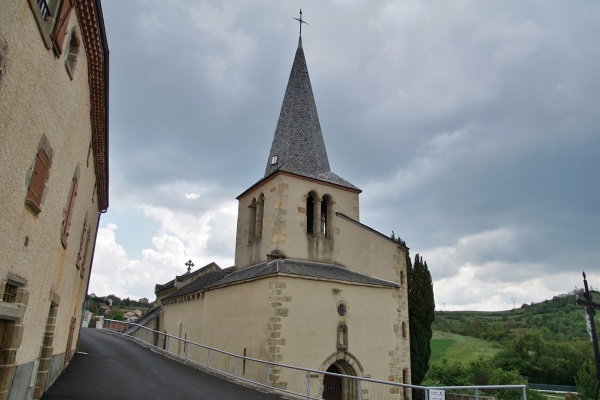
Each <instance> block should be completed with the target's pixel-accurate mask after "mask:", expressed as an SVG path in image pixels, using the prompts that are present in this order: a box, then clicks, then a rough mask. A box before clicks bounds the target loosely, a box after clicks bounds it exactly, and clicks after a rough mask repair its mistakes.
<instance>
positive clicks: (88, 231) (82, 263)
mask: <svg viewBox="0 0 600 400" xmlns="http://www.w3.org/2000/svg"><path fill="white" fill-rule="evenodd" d="M89 248H90V228H89V226H88V228H87V233H86V237H85V250H84V252H83V259H82V261H81V271H80V272H79V276H80V277H81V278H83V277H84V275H85V261H86V260H87V254H88V249H89Z"/></svg>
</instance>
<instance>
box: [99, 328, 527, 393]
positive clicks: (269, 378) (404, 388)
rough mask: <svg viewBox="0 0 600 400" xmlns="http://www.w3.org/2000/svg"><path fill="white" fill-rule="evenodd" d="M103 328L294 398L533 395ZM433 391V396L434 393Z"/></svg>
mask: <svg viewBox="0 0 600 400" xmlns="http://www.w3.org/2000/svg"><path fill="white" fill-rule="evenodd" d="M103 329H104V330H107V331H110V332H112V333H116V334H118V335H121V336H124V337H127V338H130V339H132V340H135V341H136V342H138V343H142V344H144V345H145V346H148V347H151V348H153V349H155V350H157V351H159V352H163V353H166V354H167V355H169V356H171V357H174V358H176V359H179V360H181V361H183V362H185V363H188V364H191V365H194V366H196V367H199V368H200V369H205V370H208V371H210V372H213V373H216V374H219V375H222V376H224V377H227V378H229V379H231V380H233V381H234V382H237V383H242V384H246V385H247V386H251V387H254V388H262V389H264V390H267V391H272V392H278V393H279V394H285V395H288V396H290V397H293V398H302V399H309V400H313V399H314V400H317V399H322V398H340V399H342V398H343V399H357V400H387V399H415V400H439V398H438V397H436V395H437V394H438V393H439V392H440V390H443V391H444V395H445V400H488V399H490V398H492V397H493V398H494V399H496V400H512V399H515V400H517V399H522V400H527V393H526V385H506V386H446V387H423V386H416V385H409V384H403V383H398V382H390V381H383V380H378V379H370V378H363V377H358V376H350V375H342V374H336V373H332V372H326V371H320V370H314V369H310V368H301V367H296V366H292V365H285V364H279V363H276V362H270V361H264V360H259V359H255V358H252V357H246V356H242V355H238V354H234V353H230V352H227V351H223V350H219V349H215V348H212V347H209V346H205V345H202V344H198V343H195V342H192V341H190V340H187V339H184V338H179V337H177V336H173V335H170V334H167V333H166V332H159V331H156V330H153V329H150V328H147V327H145V326H143V325H139V324H136V323H133V322H125V321H115V320H109V319H105V320H104V328H103ZM431 391H434V392H431ZM430 392H431V393H433V396H430ZM342 394H343V396H342Z"/></svg>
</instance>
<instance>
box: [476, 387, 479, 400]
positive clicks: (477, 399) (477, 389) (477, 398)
mask: <svg viewBox="0 0 600 400" xmlns="http://www.w3.org/2000/svg"><path fill="white" fill-rule="evenodd" d="M475 400H479V388H478V387H476V388H475Z"/></svg>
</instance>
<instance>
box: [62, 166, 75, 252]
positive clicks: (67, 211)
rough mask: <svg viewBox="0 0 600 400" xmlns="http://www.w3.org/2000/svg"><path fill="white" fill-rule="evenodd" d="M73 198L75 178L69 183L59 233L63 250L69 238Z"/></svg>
mask: <svg viewBox="0 0 600 400" xmlns="http://www.w3.org/2000/svg"><path fill="white" fill-rule="evenodd" d="M75 196H77V176H74V177H73V180H72V181H71V191H70V192H69V199H68V201H67V208H66V209H65V218H64V219H63V223H62V228H61V232H60V240H61V242H62V245H63V247H64V248H65V249H66V248H67V238H68V237H69V227H70V226H71V215H72V214H73V206H74V204H75Z"/></svg>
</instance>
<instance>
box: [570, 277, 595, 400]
mask: <svg viewBox="0 0 600 400" xmlns="http://www.w3.org/2000/svg"><path fill="white" fill-rule="evenodd" d="M583 288H584V291H583V297H584V298H585V300H583V299H580V298H579V297H577V299H576V300H575V303H577V305H578V306H584V307H585V312H586V319H587V323H588V331H589V333H590V336H591V338H592V345H593V346H594V356H595V358H596V383H595V396H594V398H595V399H598V390H599V389H600V351H598V338H597V337H596V327H595V326H594V314H595V310H600V304H598V303H594V302H593V301H592V295H591V294H590V289H589V288H588V284H587V279H586V277H585V272H584V273H583Z"/></svg>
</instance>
